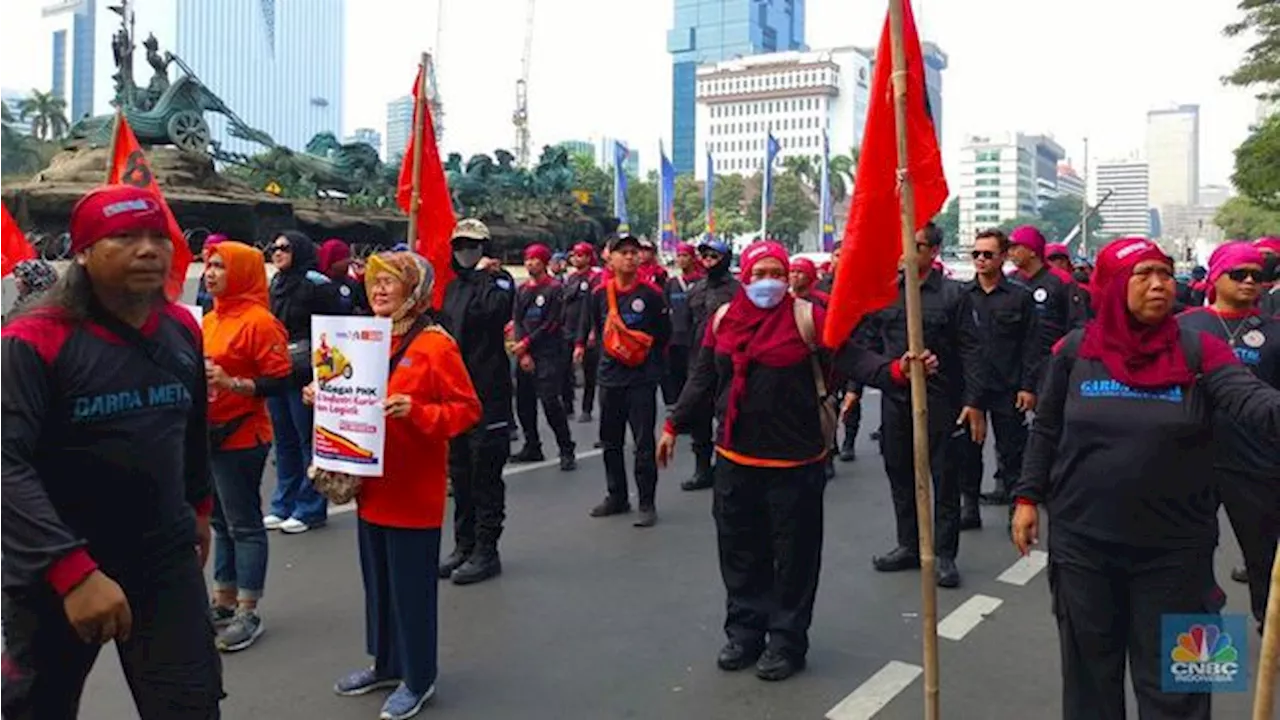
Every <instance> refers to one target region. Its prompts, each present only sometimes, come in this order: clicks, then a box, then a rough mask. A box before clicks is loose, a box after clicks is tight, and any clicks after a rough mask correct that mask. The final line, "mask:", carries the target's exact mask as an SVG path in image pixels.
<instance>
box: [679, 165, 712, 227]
mask: <svg viewBox="0 0 1280 720" xmlns="http://www.w3.org/2000/svg"><path fill="white" fill-rule="evenodd" d="M673 210H674V211H675V214H676V234H677V235H678V236H680V238H681V239H684V238H693V237H697V236H698V235H700V234H702V233H703V232H705V231H706V229H707V217H706V213H705V212H704V208H703V195H702V185H700V184H698V182H697V181H696V180H694V179H693V176H692V175H677V176H676V196H675V198H674V206H673Z"/></svg>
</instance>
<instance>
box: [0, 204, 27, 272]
mask: <svg viewBox="0 0 1280 720" xmlns="http://www.w3.org/2000/svg"><path fill="white" fill-rule="evenodd" d="M0 238H3V241H4V247H3V252H2V253H0V277H6V276H8V275H9V273H11V272H13V268H14V266H15V265H17V264H18V263H20V262H22V261H23V260H34V259H35V257H36V251H35V248H33V247H31V243H29V242H27V236H26V235H23V234H22V228H20V227H18V223H16V222H14V220H13V216H12V215H10V214H9V208H7V207H5V206H4V204H3V203H0Z"/></svg>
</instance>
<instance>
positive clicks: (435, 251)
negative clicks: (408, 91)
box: [396, 53, 457, 310]
mask: <svg viewBox="0 0 1280 720" xmlns="http://www.w3.org/2000/svg"><path fill="white" fill-rule="evenodd" d="M428 62H430V59H429V58H428V56H427V55H426V54H425V53H423V55H422V63H421V64H420V65H418V79H417V80H416V81H414V83H413V108H414V110H413V132H412V133H411V134H410V135H409V144H408V146H407V147H406V148H405V152H404V160H403V161H402V162H401V165H400V181H399V184H398V187H397V188H396V204H397V205H399V206H400V209H401V210H404V211H405V213H406V214H408V215H409V246H410V247H412V248H413V250H414V252H416V253H418V254H419V255H421V256H422V257H424V258H426V259H427V261H428V262H430V263H431V267H432V268H434V269H435V271H436V284H435V288H434V290H433V292H432V295H431V306H432V307H433V308H436V309H437V310H438V309H440V307H441V305H442V304H443V303H444V289H445V286H447V285H448V284H449V281H450V280H452V279H453V277H454V272H453V249H452V246H451V244H450V238H451V237H452V236H453V228H454V226H455V225H456V224H457V219H456V218H455V217H454V215H453V198H452V197H451V196H450V195H449V184H448V182H447V181H446V180H445V174H444V167H443V166H442V165H441V164H440V148H439V147H438V146H437V145H436V130H435V123H434V122H433V121H432V119H431V107H430V104H429V103H428V102H427V88H426V80H427V63H428Z"/></svg>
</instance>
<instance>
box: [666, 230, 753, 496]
mask: <svg viewBox="0 0 1280 720" xmlns="http://www.w3.org/2000/svg"><path fill="white" fill-rule="evenodd" d="M698 261H699V263H700V264H701V265H702V271H703V273H704V276H703V277H702V279H701V280H699V281H698V282H696V283H694V286H693V287H692V288H690V289H689V296H688V302H689V317H690V320H691V322H692V327H693V335H692V336H691V337H693V338H694V341H695V342H698V343H700V342H702V339H703V338H704V337H706V334H707V324H708V323H709V322H711V317H712V316H713V315H715V313H716V310H719V309H720V306H721V305H724V304H725V303H727V302H729V301H730V300H732V299H733V297H734V296H735V295H737V294H738V288H740V287H742V285H741V283H739V282H738V278H736V277H734V276H733V273H731V272H729V270H730V268H731V267H732V265H733V249H732V248H731V247H729V244H728V243H726V242H724V241H723V240H720V239H718V238H714V237H711V236H707V237H705V238H703V240H702V242H701V243H699V244H698ZM690 362H693V358H690ZM715 414H716V413H715V408H714V407H712V406H710V405H706V406H704V407H701V408H698V411H697V413H696V414H695V417H694V420H693V427H692V429H691V430H690V432H689V435H690V440H691V441H692V443H693V458H694V471H693V477H691V478H689V479H688V480H685V481H684V482H682V483H680V489H681V490H686V491H694V490H705V489H707V488H709V487H711V486H712V484H713V478H712V475H711V456H712V452H713V451H714V449H715V448H714V446H713V445H712V442H711V425H712V423H713V422H714V420H715Z"/></svg>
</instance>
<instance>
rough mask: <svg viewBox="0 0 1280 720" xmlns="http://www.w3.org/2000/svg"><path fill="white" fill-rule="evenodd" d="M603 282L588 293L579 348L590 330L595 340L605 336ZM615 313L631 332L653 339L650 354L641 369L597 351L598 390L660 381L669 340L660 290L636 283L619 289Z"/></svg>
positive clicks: (606, 298) (667, 316)
mask: <svg viewBox="0 0 1280 720" xmlns="http://www.w3.org/2000/svg"><path fill="white" fill-rule="evenodd" d="M613 282H616V281H615V280H613V279H610V280H606V281H605V282H603V283H601V284H600V287H597V288H596V289H595V290H594V291H592V293H591V302H590V304H588V305H587V321H586V322H585V323H583V325H582V327H581V328H580V329H579V332H578V345H582V346H585V345H586V343H587V337H588V335H589V334H590V333H591V331H593V330H594V331H595V333H596V337H597V338H602V337H604V319H605V316H607V315H608V314H609V293H608V292H607V288H608V286H609V283H613ZM617 297H618V314H619V315H621V316H622V322H623V323H625V324H626V326H627V327H628V328H629V329H631V330H639V331H640V332H643V333H648V334H649V335H652V336H653V345H652V346H650V348H649V355H648V357H646V358H645V362H644V364H643V365H641V366H640V367H634V368H633V367H627V366H626V365H623V364H622V363H620V362H618V361H617V360H614V359H613V358H612V357H610V355H609V353H607V352H605V351H604V350H603V348H602V349H601V352H600V372H599V374H598V375H597V376H596V378H597V380H596V382H597V384H599V385H600V386H601V387H634V386H637V385H642V384H644V383H657V382H659V381H661V380H662V374H663V367H664V365H663V355H664V354H665V353H666V349H667V342H668V340H669V339H670V338H671V316H670V314H669V313H668V312H667V302H666V300H665V299H664V298H663V296H662V290H660V289H659V288H658V287H657V286H655V285H653V284H651V283H648V282H645V281H643V280H639V281H637V282H636V284H635V285H634V286H632V287H631V288H630V289H628V290H621V289H619V290H618V295H617Z"/></svg>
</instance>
